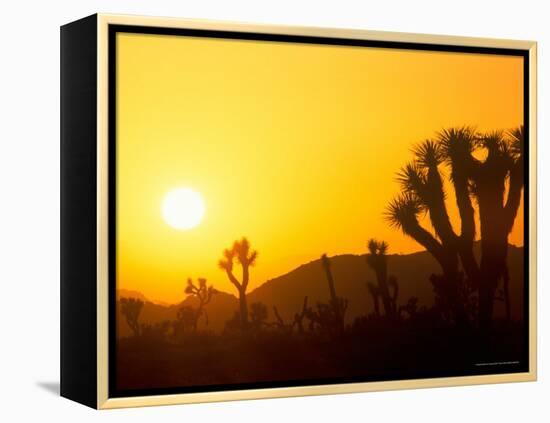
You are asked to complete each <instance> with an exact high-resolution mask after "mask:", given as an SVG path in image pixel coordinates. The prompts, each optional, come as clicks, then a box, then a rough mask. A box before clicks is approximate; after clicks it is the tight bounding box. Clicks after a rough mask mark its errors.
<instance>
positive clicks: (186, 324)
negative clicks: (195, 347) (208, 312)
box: [173, 305, 198, 337]
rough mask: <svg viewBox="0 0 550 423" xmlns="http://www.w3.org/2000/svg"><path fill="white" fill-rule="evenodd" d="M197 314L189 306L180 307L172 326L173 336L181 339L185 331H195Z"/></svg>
mask: <svg viewBox="0 0 550 423" xmlns="http://www.w3.org/2000/svg"><path fill="white" fill-rule="evenodd" d="M197 320H198V314H197V310H196V309H194V308H193V307H191V306H189V305H184V306H182V307H180V309H179V310H178V313H177V315H176V321H175V322H174V323H173V325H174V335H175V336H176V337H181V336H182V335H183V334H185V332H186V331H191V330H193V331H194V330H195V328H196V326H197Z"/></svg>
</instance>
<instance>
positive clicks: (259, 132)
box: [117, 34, 523, 302]
mask: <svg viewBox="0 0 550 423" xmlns="http://www.w3.org/2000/svg"><path fill="white" fill-rule="evenodd" d="M117 37H118V38H117V72H118V73H117V90H118V91H117V154H118V156H117V286H118V287H119V288H125V289H132V290H138V291H141V292H142V293H143V294H144V295H146V296H147V297H149V298H150V299H153V300H162V301H166V302H176V301H180V300H181V299H183V298H184V293H183V289H184V286H185V285H184V284H185V280H186V279H187V277H189V276H190V277H193V278H196V277H199V276H204V277H206V278H208V280H209V281H210V282H212V283H214V285H215V286H216V287H217V288H218V289H221V290H225V291H228V292H233V287H232V285H230V283H229V282H228V281H227V279H226V277H225V275H224V273H223V272H222V271H221V270H219V269H218V268H217V261H218V259H219V258H220V257H221V252H222V250H223V249H224V248H226V247H229V246H230V245H231V243H232V242H233V240H235V239H237V238H240V237H242V236H243V235H244V236H247V237H248V238H249V239H250V241H251V243H252V246H253V247H254V248H256V249H258V251H259V257H258V262H257V266H256V267H255V268H254V269H253V271H252V277H251V283H250V287H251V289H253V288H254V287H256V286H258V285H259V284H261V283H263V282H265V281H266V280H267V279H269V278H272V277H275V276H278V275H280V274H283V273H286V272H288V271H290V270H292V269H293V268H295V267H296V266H298V265H300V264H302V263H304V262H308V261H311V260H313V259H316V258H318V257H319V256H320V255H321V254H322V253H327V254H329V255H335V254H343V253H354V254H362V253H364V252H365V249H366V247H365V243H366V240H367V239H368V238H370V237H376V238H379V239H384V240H386V241H388V242H389V244H390V252H391V253H407V252H411V251H417V250H419V249H420V248H419V246H418V244H416V243H415V242H414V241H413V240H411V239H409V238H407V237H405V236H404V235H402V234H401V233H400V232H398V231H396V230H394V229H391V228H389V227H388V225H387V223H386V222H385V221H384V219H383V216H382V213H383V211H384V209H385V207H386V205H387V203H388V201H389V200H390V199H391V198H392V197H393V196H394V195H395V194H396V193H397V192H398V189H399V187H398V185H397V184H396V183H395V180H394V176H395V172H396V171H397V170H398V169H399V167H400V166H401V165H403V164H404V163H405V162H406V161H408V160H410V159H411V153H410V148H411V146H412V145H413V144H414V143H416V142H419V141H422V140H423V139H426V138H428V137H432V136H433V135H434V133H435V132H436V131H438V130H440V129H441V128H443V127H449V126H456V125H464V124H468V125H475V126H476V127H477V128H479V129H480V130H490V129H508V128H511V127H514V126H518V125H520V124H521V123H522V121H523V82H522V80H523V65H522V59H521V58H518V57H507V56H490V55H475V54H463V53H441V52H437V53H436V52H420V51H407V50H391V49H373V48H359V47H341V46H315V45H301V44H285V43H275V42H257V41H237V40H215V39H204V38H190V37H178V36H160V35H140V34H118V35H117ZM178 187H191V188H192V189H194V190H195V191H197V192H199V193H201V195H202V196H203V198H204V201H205V203H206V214H205V217H204V220H203V222H202V223H201V224H200V225H199V226H197V227H196V228H194V229H191V230H188V231H178V230H175V229H173V228H172V227H170V226H169V225H167V224H166V222H165V221H164V220H163V218H162V214H161V203H162V200H163V198H164V196H165V194H166V193H167V192H168V191H170V190H172V189H174V188H178ZM449 197H450V198H451V199H452V195H449ZM450 211H451V214H452V216H453V217H454V216H456V210H455V208H454V204H450ZM522 214H523V207H522V208H521V209H520V213H519V216H522ZM455 223H456V221H455ZM522 226H523V220H522V219H521V218H520V217H518V219H517V221H516V226H515V228H514V231H513V233H512V235H511V239H510V241H511V242H512V243H514V244H517V245H523V236H522Z"/></svg>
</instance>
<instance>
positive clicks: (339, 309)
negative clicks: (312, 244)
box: [321, 254, 347, 331]
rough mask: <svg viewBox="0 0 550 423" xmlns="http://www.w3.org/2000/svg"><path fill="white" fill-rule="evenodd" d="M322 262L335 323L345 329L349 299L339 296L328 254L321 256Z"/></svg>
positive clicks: (340, 328)
mask: <svg viewBox="0 0 550 423" xmlns="http://www.w3.org/2000/svg"><path fill="white" fill-rule="evenodd" d="M321 263H322V265H323V269H324V271H325V275H326V278H327V282H328V287H329V292H330V304H329V305H330V307H332V309H333V314H334V320H335V321H334V324H335V325H336V326H337V327H338V328H339V330H341V331H342V330H344V313H345V309H346V308H347V300H344V299H342V298H339V297H338V296H337V295H336V288H335V286H334V277H333V275H332V269H331V264H330V259H329V258H328V257H327V255H326V254H323V255H322V256H321Z"/></svg>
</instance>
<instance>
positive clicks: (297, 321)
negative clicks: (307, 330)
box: [293, 296, 307, 334]
mask: <svg viewBox="0 0 550 423" xmlns="http://www.w3.org/2000/svg"><path fill="white" fill-rule="evenodd" d="M306 315H307V296H306V297H304V303H303V304H302V310H301V311H300V313H295V314H294V323H293V325H295V326H296V327H297V328H298V333H301V334H303V333H304V325H303V321H304V317H306Z"/></svg>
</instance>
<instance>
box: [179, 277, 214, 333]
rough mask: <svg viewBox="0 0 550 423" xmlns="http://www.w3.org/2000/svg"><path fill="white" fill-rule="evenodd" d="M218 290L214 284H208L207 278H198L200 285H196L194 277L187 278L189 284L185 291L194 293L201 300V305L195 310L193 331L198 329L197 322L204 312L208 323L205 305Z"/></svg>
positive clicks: (189, 293)
mask: <svg viewBox="0 0 550 423" xmlns="http://www.w3.org/2000/svg"><path fill="white" fill-rule="evenodd" d="M217 292H218V291H217V290H216V289H215V288H214V287H213V286H212V285H210V286H207V285H206V279H205V278H198V285H195V283H194V282H193V279H191V278H189V279H187V286H186V287H185V293H186V294H188V295H192V296H193V297H195V298H196V299H197V300H198V302H199V305H198V307H197V310H196V312H195V318H194V321H193V325H192V326H193V331H196V330H197V324H198V322H199V319H200V318H201V316H202V315H203V314H204V315H205V316H206V323H207V324H208V315H207V314H206V311H205V310H204V307H205V306H206V305H207V304H208V303H209V302H210V301H211V300H212V296H213V295H214V294H216V293H217Z"/></svg>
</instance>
